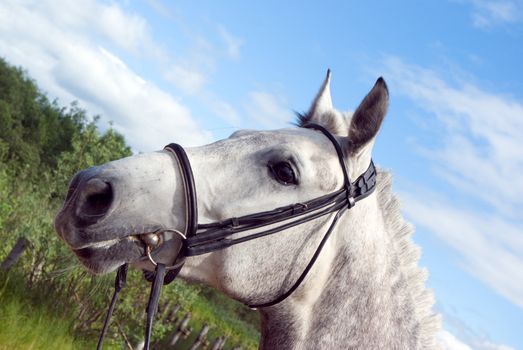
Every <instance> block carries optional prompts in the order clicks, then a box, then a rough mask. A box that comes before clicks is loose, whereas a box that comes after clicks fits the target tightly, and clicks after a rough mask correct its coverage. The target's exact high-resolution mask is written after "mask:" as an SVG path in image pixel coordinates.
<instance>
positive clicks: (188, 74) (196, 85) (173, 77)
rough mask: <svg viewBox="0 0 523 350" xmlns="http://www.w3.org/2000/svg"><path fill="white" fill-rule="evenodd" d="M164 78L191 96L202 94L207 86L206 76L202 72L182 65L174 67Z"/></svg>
mask: <svg viewBox="0 0 523 350" xmlns="http://www.w3.org/2000/svg"><path fill="white" fill-rule="evenodd" d="M164 77H165V79H166V80H167V81H169V82H171V83H173V84H174V85H176V87H178V88H179V89H180V90H181V91H183V92H184V93H186V94H189V95H192V94H195V93H199V92H201V91H202V89H203V87H204V85H205V76H204V75H203V74H202V73H201V72H199V71H198V70H196V69H190V68H187V67H184V66H182V65H174V66H172V67H171V68H169V69H168V70H167V71H166V72H165V73H164Z"/></svg>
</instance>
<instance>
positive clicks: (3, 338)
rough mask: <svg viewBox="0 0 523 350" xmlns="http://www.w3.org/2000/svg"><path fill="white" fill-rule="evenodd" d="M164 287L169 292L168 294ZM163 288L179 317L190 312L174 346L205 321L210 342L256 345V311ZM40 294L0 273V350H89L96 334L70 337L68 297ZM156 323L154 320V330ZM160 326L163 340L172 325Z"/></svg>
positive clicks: (188, 290)
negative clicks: (187, 326) (186, 326)
mask: <svg viewBox="0 0 523 350" xmlns="http://www.w3.org/2000/svg"><path fill="white" fill-rule="evenodd" d="M169 288H173V289H174V290H171V291H170V293H169V292H167V291H168V289H169ZM166 292H167V293H165V294H168V295H164V296H163V297H164V298H169V299H171V298H173V299H179V300H178V301H179V303H180V305H182V310H180V311H179V312H178V313H177V316H178V317H182V316H183V315H184V314H185V313H186V312H191V314H192V318H191V322H190V326H191V327H192V328H193V331H192V333H191V335H190V337H189V338H188V339H185V340H183V339H182V340H180V341H179V344H178V345H177V348H178V349H188V348H189V346H190V344H192V343H193V342H194V340H195V338H196V336H197V334H198V333H199V331H200V329H201V328H202V326H203V324H204V323H207V324H208V325H209V326H210V329H209V333H208V337H207V339H208V340H209V341H210V342H212V341H213V340H214V339H216V338H217V337H219V336H226V337H227V344H226V346H225V349H231V348H233V347H234V346H236V345H240V346H241V347H242V348H243V349H246V350H248V349H256V348H257V347H258V342H259V331H258V323H259V320H258V316H257V314H256V312H254V311H250V310H249V309H247V308H246V307H244V306H243V305H241V304H239V303H237V302H234V301H232V300H231V299H229V298H228V297H226V296H225V295H223V294H219V293H217V292H215V291H214V290H212V289H210V288H208V287H204V286H199V285H192V284H187V283H185V282H183V281H177V282H176V283H173V284H172V285H170V286H168V287H166ZM45 294H46V293H45V288H40V289H39V288H27V287H26V281H25V279H24V278H23V277H21V276H19V275H18V274H5V273H0V325H2V326H1V327H0V350H4V349H6V350H7V349H44V350H45V349H94V348H95V347H96V341H97V336H96V334H94V333H96V332H94V333H93V335H92V336H91V335H86V334H83V335H81V337H83V338H81V339H79V338H78V334H76V335H77V337H75V333H74V332H73V331H72V329H73V325H74V322H75V319H74V316H73V314H70V313H69V314H68V313H67V312H65V311H64V310H67V309H68V308H67V305H65V303H66V302H67V301H65V300H64V301H63V303H57V301H59V300H60V299H59V298H53V297H50V298H46V297H45V296H44V295H45ZM169 294H170V295H169ZM171 300H172V299H171ZM173 301H176V300H173ZM117 314H118V312H117ZM158 321H159V320H158ZM113 323H114V322H113ZM140 326H141V325H140ZM161 326H162V325H161V324H160V322H158V323H157V324H156V325H155V328H157V327H158V328H160V327H161ZM163 326H164V327H168V329H170V331H168V332H165V333H163V334H164V335H163V337H162V336H160V338H163V339H158V338H157V340H158V344H168V342H169V340H170V337H171V336H172V333H173V331H172V329H173V328H172V327H174V326H175V325H174V324H170V325H169V324H164V325H163ZM113 328H114V324H113ZM158 335H159V334H158ZM104 349H122V341H121V339H112V340H111V339H107V340H106V342H105V343H104Z"/></svg>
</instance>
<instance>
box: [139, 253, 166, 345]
mask: <svg viewBox="0 0 523 350" xmlns="http://www.w3.org/2000/svg"><path fill="white" fill-rule="evenodd" d="M164 277H165V265H164V264H161V263H158V264H157V265H156V275H155V276H154V281H153V283H152V285H151V294H150V295H149V302H148V303H147V323H146V324H145V344H144V347H143V349H144V350H149V347H150V343H151V333H152V329H153V321H154V315H155V314H156V311H157V310H158V302H159V301H160V293H161V292H162V285H163V278H164Z"/></svg>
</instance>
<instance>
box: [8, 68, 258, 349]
mask: <svg viewBox="0 0 523 350" xmlns="http://www.w3.org/2000/svg"><path fill="white" fill-rule="evenodd" d="M97 122H98V118H97V117H95V118H89V117H88V116H87V114H86V112H85V111H84V110H82V109H80V108H79V107H78V106H77V105H76V104H72V105H71V106H69V107H67V108H64V107H60V106H58V103H57V102H56V101H55V102H49V100H48V99H47V97H46V96H45V95H44V94H42V93H41V92H40V91H39V90H38V88H37V86H36V84H35V83H34V82H33V81H32V80H31V79H30V78H29V77H28V76H27V75H26V73H25V72H24V71H23V70H21V69H19V68H14V67H12V66H10V65H9V64H7V63H6V62H5V61H4V60H3V59H1V58H0V240H1V241H2V242H3V244H2V245H0V261H1V260H2V259H3V258H5V256H6V255H7V254H8V252H9V250H10V249H11V247H12V246H13V245H14V244H15V241H16V240H17V239H18V237H21V236H24V237H26V238H27V239H28V240H29V241H30V242H31V245H30V248H29V249H27V250H26V251H25V252H24V254H23V256H22V258H21V259H20V261H19V262H18V263H17V264H16V265H15V266H14V267H13V268H12V269H11V271H10V272H9V275H5V274H2V275H0V322H1V323H2V324H8V325H9V327H0V349H3V348H6V349H7V348H9V349H17V348H19V349H22V348H39V349H40V348H42V349H46V348H49V349H50V348H53V349H68V348H75V349H76V348H79V349H81V348H93V347H94V346H93V339H96V337H97V334H98V331H99V329H100V328H101V325H102V321H103V317H104V313H105V310H106V307H107V304H108V301H109V299H110V295H111V293H112V286H113V281H112V279H113V278H114V277H113V276H93V275H91V274H88V273H87V272H86V271H85V270H84V269H83V268H82V267H81V266H79V264H78V262H77V260H76V259H75V258H74V256H73V254H72V253H71V252H70V250H69V249H68V248H67V247H66V245H65V244H64V243H63V242H62V241H60V239H59V238H58V235H57V234H56V233H55V232H54V229H53V218H54V215H55V213H56V212H57V211H58V210H59V208H60V206H61V204H62V201H63V197H64V195H65V193H66V191H67V186H68V182H69V180H70V179H71V177H72V176H73V174H74V173H75V172H77V171H78V170H80V169H84V168H87V167H90V166H93V165H97V164H102V163H106V162H108V161H111V160H114V159H118V158H122V157H125V156H129V155H131V150H130V148H129V147H128V146H127V145H126V144H125V140H124V138H123V136H122V135H120V134H119V133H117V132H116V131H114V130H113V129H111V128H109V129H108V130H106V131H105V132H100V130H99V129H98V128H97V126H96V123H97ZM8 277H9V278H11V279H12V280H13V279H14V280H16V283H13V282H12V281H11V282H9V281H8V279H9V278H8ZM148 289H149V285H148V284H147V283H145V282H144V280H143V278H142V276H141V273H140V272H138V271H130V274H129V278H128V283H127V287H126V289H125V290H124V291H123V292H122V293H121V298H120V301H119V303H118V305H117V308H116V310H115V314H114V319H113V322H112V324H111V327H110V329H109V332H108V336H107V345H108V346H111V345H112V346H113V347H114V348H122V342H123V340H122V339H123V335H122V334H125V335H126V337H127V338H128V341H130V342H131V343H133V344H136V343H137V342H138V341H140V340H141V339H142V334H143V325H144V309H145V305H146V302H147V298H148V294H149V290H148ZM174 303H177V304H179V305H181V306H182V311H180V312H179V314H182V313H184V312H191V313H192V315H193V320H194V321H195V324H196V325H198V326H199V325H202V324H203V323H204V322H206V323H208V324H209V325H210V326H211V330H210V334H211V335H212V336H219V335H227V336H228V337H229V344H241V345H242V346H243V348H245V349H252V348H256V347H257V343H258V338H259V334H258V331H257V323H258V319H257V315H256V314H255V313H253V312H250V311H249V310H248V309H247V308H246V307H244V306H242V305H240V304H238V303H234V302H231V301H230V300H229V299H228V298H226V297H224V296H222V295H220V294H217V293H216V292H214V291H212V290H210V289H209V288H206V287H202V286H197V285H189V284H186V283H184V282H181V281H176V282H175V283H173V284H172V285H170V286H169V287H166V288H164V293H163V295H162V299H161V305H162V308H161V309H160V312H159V316H158V318H159V319H160V322H157V323H156V325H155V330H154V332H155V334H154V337H155V339H162V338H166V337H168V336H170V335H172V333H173V332H174V329H175V327H176V325H175V324H174V323H173V322H172V320H171V319H169V317H167V314H168V311H169V309H170V307H172V305H173V304H174ZM253 314H254V315H253ZM72 335H74V337H73V336H72ZM81 339H87V340H86V341H83V340H81ZM35 344H38V345H35Z"/></svg>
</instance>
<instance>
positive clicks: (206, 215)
mask: <svg viewBox="0 0 523 350" xmlns="http://www.w3.org/2000/svg"><path fill="white" fill-rule="evenodd" d="M330 80H331V73H330V70H329V71H328V73H327V76H326V78H325V80H324V81H323V84H322V85H321V88H320V90H319V92H318V93H317V95H316V97H315V98H314V100H313V102H312V104H311V106H310V108H309V110H308V111H307V113H303V114H298V118H297V121H296V123H295V124H296V125H294V126H293V127H289V128H285V129H279V130H271V131H255V130H239V131H236V132H234V133H233V134H232V135H231V136H230V137H228V138H226V139H223V140H220V141H217V142H214V143H211V144H208V145H204V146H200V147H193V148H187V149H183V148H182V147H181V146H179V145H175V144H174V145H170V147H166V149H164V150H161V151H158V152H154V153H147V154H138V155H134V156H131V157H127V158H123V159H120V160H116V161H113V162H109V163H107V164H104V165H101V166H96V167H92V168H89V169H85V170H82V171H80V172H78V173H77V174H76V175H75V176H74V177H73V179H72V181H71V183H70V188H69V191H68V194H67V196H66V199H65V203H64V205H63V208H62V209H61V210H60V212H59V213H58V214H57V216H56V219H55V229H56V231H57V233H58V235H59V236H60V237H61V238H62V239H63V241H65V243H66V244H67V245H69V247H70V248H71V249H72V251H73V252H74V254H75V255H76V256H77V258H78V259H79V261H80V262H81V263H82V264H83V265H85V267H86V268H87V269H89V270H90V271H92V272H93V273H97V274H103V273H108V272H110V271H114V270H115V269H118V268H119V267H121V266H123V265H125V266H126V264H130V265H131V266H133V267H136V268H139V269H144V270H148V271H155V268H156V271H157V275H158V274H159V272H158V269H159V267H162V268H163V269H164V270H162V271H164V272H163V274H161V277H164V276H165V277H167V276H168V275H169V273H167V275H165V268H166V267H167V270H169V271H170V272H173V274H174V275H176V273H179V276H180V277H181V278H183V279H185V280H188V281H194V282H199V283H205V284H207V285H210V286H212V287H214V288H216V289H218V290H219V291H221V292H223V293H225V294H226V295H228V296H229V297H231V298H233V299H236V300H238V301H240V302H242V303H244V304H247V305H250V306H253V307H257V309H258V311H259V313H260V318H261V340H260V344H259V348H260V349H435V348H439V344H438V341H437V337H436V334H437V332H438V330H439V327H440V318H439V315H437V313H435V312H434V311H433V309H432V307H433V304H434V298H433V294H432V292H431V291H430V290H429V289H428V288H426V286H425V282H426V279H427V276H428V273H427V271H426V269H423V268H420V267H418V260H419V256H420V249H419V248H418V247H417V246H416V245H415V244H414V243H413V241H412V237H411V236H412V233H413V231H414V229H413V227H412V225H411V224H409V223H408V222H406V221H405V220H404V219H403V217H402V215H401V212H400V204H399V200H398V199H397V197H396V196H395V195H394V194H393V193H392V190H391V186H392V179H391V174H390V173H389V172H387V171H384V170H382V169H379V168H375V167H374V165H373V162H372V148H373V145H374V142H375V139H376V136H377V134H378V131H379V129H380V126H381V124H382V122H383V120H384V117H385V115H386V113H387V109H388V101H389V91H388V87H387V84H386V83H385V81H384V79H383V78H379V79H378V80H377V81H376V83H375V85H374V86H373V87H372V89H371V90H370V92H369V93H368V94H367V95H366V96H365V97H364V98H363V100H362V102H361V103H360V105H359V106H358V107H357V108H356V110H355V111H354V112H353V113H350V112H340V111H338V110H337V109H335V108H334V107H333V104H332V99H331V93H330ZM351 179H356V180H355V181H352V180H351ZM274 208H276V209H274ZM237 243H241V244H237ZM155 266H156V267H155ZM161 277H160V278H161ZM171 277H172V276H171Z"/></svg>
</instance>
